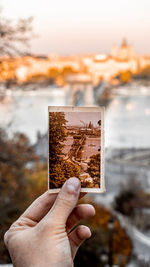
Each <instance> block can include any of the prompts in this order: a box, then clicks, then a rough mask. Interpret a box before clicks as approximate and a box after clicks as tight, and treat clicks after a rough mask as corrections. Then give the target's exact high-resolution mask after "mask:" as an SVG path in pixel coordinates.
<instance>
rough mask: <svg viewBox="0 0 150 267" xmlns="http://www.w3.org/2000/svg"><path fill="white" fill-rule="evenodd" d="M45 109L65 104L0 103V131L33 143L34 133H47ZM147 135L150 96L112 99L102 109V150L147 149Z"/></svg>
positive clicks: (24, 99) (58, 100)
mask: <svg viewBox="0 0 150 267" xmlns="http://www.w3.org/2000/svg"><path fill="white" fill-rule="evenodd" d="M48 105H66V100H65V98H64V96H63V95H62V96H61V95H60V96H57V95H56V96H55V97H54V96H53V97H51V96H40V95H36V93H35V95H34V96H9V97H6V99H5V98H4V99H3V100H0V127H2V128H3V127H6V128H7V132H8V133H12V132H16V131H20V132H24V133H25V134H27V136H28V137H29V138H30V140H31V142H32V143H34V142H36V135H37V131H40V132H41V133H45V132H46V131H47V128H48V111H47V107H48ZM149 135H150V96H133V95H132V96H115V97H114V99H113V100H112V101H111V102H110V103H109V105H108V107H107V109H106V119H105V144H106V147H112V148H115V147H117V148H119V147H123V148H128V147H136V148H140V147H150V138H149ZM91 147H92V146H91ZM93 149H94V147H93ZM85 157H86V156H85Z"/></svg>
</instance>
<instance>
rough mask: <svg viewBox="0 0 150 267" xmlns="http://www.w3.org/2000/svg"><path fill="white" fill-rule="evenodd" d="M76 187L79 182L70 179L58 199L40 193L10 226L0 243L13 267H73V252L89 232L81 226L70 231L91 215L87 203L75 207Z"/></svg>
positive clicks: (51, 195)
mask: <svg viewBox="0 0 150 267" xmlns="http://www.w3.org/2000/svg"><path fill="white" fill-rule="evenodd" d="M80 188H81V186H80V181H79V179H77V178H70V179H69V180H67V181H66V182H65V184H64V185H63V187H62V189H61V190H60V192H59V194H58V196H57V195H56V194H50V193H48V192H46V193H44V194H43V195H42V196H40V197H39V198H37V199H36V200H35V201H34V202H33V203H32V205H31V206H30V207H29V208H28V209H27V210H26V211H25V212H24V213H23V214H22V215H21V216H20V218H19V219H18V220H17V221H16V222H14V223H13V224H12V225H11V227H10V229H9V230H8V231H7V232H6V234H5V236H4V241H5V244H6V246H7V248H8V250H9V253H10V256H11V259H12V262H13V264H14V267H71V266H73V259H74V257H75V254H76V252H77V249H78V248H79V246H80V245H81V244H82V242H83V241H84V240H85V239H87V238H89V237H90V236H91V232H90V229H89V228H88V227H86V226H83V225H82V226H81V225H80V226H77V227H76V228H75V229H74V230H72V229H73V228H74V227H75V226H76V225H77V224H78V223H79V222H80V221H81V220H82V219H85V218H87V217H89V216H93V215H94V214H95V211H94V208H93V207H92V206H91V205H89V204H80V205H78V206H76V204H77V201H78V198H79V194H80ZM71 230H72V231H71ZM70 231H71V232H70Z"/></svg>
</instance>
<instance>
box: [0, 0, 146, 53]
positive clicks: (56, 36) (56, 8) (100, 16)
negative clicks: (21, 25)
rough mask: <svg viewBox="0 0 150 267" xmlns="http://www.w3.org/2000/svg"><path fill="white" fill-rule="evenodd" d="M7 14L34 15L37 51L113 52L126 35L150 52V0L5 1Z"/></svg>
mask: <svg viewBox="0 0 150 267" xmlns="http://www.w3.org/2000/svg"><path fill="white" fill-rule="evenodd" d="M0 6H1V7H2V8H3V16H7V17H9V18H12V19H17V18H20V17H21V18H23V17H24V18H25V17H28V16H33V17H34V23H33V26H34V32H35V33H36V34H37V35H38V38H35V39H34V40H33V41H32V42H31V49H32V51H33V52H34V53H42V54H50V53H60V54H65V55H66V54H74V53H75V54H76V53H103V52H104V53H109V52H110V49H111V45H112V44H117V45H120V43H121V40H122V38H123V37H126V38H127V39H128V41H129V43H130V44H133V45H134V46H135V50H136V52H138V53H143V54H148V53H149V54H150V34H149V33H150V0H103V1H101V0H76V1H74V0H53V1H51V0H42V1H39V0H1V1H0Z"/></svg>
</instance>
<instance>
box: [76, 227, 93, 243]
mask: <svg viewBox="0 0 150 267" xmlns="http://www.w3.org/2000/svg"><path fill="white" fill-rule="evenodd" d="M77 235H78V238H79V239H80V240H85V239H88V238H90V237H91V235H92V234H91V230H90V228H89V227H87V226H85V225H79V226H78V228H77Z"/></svg>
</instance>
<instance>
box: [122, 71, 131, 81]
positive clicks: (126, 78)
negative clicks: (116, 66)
mask: <svg viewBox="0 0 150 267" xmlns="http://www.w3.org/2000/svg"><path fill="white" fill-rule="evenodd" d="M120 81H121V82H122V83H128V82H130V81H131V71H129V70H127V71H124V72H121V73H120Z"/></svg>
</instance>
